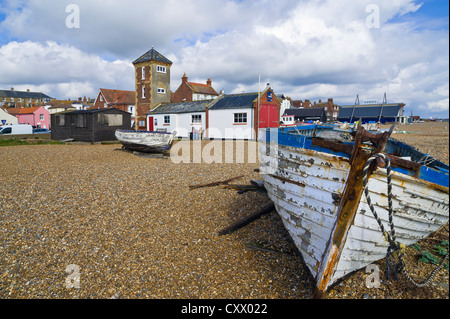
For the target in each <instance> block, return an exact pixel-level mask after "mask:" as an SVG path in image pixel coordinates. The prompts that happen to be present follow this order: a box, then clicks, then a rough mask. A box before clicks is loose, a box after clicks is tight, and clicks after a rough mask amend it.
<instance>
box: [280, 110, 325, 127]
mask: <svg viewBox="0 0 450 319" xmlns="http://www.w3.org/2000/svg"><path fill="white" fill-rule="evenodd" d="M283 117H293V120H294V121H295V122H310V121H312V122H315V121H320V122H322V123H325V122H326V121H327V113H326V111H325V108H323V107H310V108H291V109H286V110H285V111H284V114H283Z"/></svg>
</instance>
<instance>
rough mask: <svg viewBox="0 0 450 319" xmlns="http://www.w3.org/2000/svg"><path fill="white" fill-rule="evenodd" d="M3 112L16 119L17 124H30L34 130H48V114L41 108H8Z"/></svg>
mask: <svg viewBox="0 0 450 319" xmlns="http://www.w3.org/2000/svg"><path fill="white" fill-rule="evenodd" d="M5 110H6V111H7V112H8V113H9V114H11V115H14V116H15V117H17V120H18V122H19V124H30V125H31V126H33V127H35V128H47V129H48V128H50V113H49V111H47V110H46V109H45V108H44V107H43V106H32V107H20V108H19V107H10V108H6V109H5Z"/></svg>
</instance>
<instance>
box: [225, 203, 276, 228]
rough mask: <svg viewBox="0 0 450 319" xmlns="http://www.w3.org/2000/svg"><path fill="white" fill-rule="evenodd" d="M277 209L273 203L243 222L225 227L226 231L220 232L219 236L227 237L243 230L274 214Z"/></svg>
mask: <svg viewBox="0 0 450 319" xmlns="http://www.w3.org/2000/svg"><path fill="white" fill-rule="evenodd" d="M274 209H275V205H274V204H273V203H270V204H267V205H266V206H264V207H263V209H261V210H259V211H257V212H255V213H253V214H251V215H249V216H246V217H244V218H243V219H241V220H238V221H237V222H235V223H233V224H231V225H230V226H228V227H225V228H224V229H222V230H221V231H220V232H219V235H227V234H230V233H232V232H234V231H236V230H238V229H241V228H242V227H244V226H247V225H248V224H250V223H251V222H253V221H255V220H257V219H258V218H260V217H261V216H262V215H265V214H268V213H270V212H272V211H273V210H274Z"/></svg>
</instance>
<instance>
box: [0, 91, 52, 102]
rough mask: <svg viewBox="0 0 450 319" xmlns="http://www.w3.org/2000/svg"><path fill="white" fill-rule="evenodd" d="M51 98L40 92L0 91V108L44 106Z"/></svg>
mask: <svg viewBox="0 0 450 319" xmlns="http://www.w3.org/2000/svg"><path fill="white" fill-rule="evenodd" d="M50 100H52V98H51V97H50V96H48V95H46V94H44V93H41V92H30V90H29V89H27V90H26V91H15V90H14V88H11V90H0V106H1V107H29V106H37V105H44V104H45V103H47V102H50Z"/></svg>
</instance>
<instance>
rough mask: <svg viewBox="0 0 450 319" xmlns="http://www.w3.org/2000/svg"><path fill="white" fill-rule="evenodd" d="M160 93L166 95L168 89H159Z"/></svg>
mask: <svg viewBox="0 0 450 319" xmlns="http://www.w3.org/2000/svg"><path fill="white" fill-rule="evenodd" d="M158 93H166V89H163V88H158Z"/></svg>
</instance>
